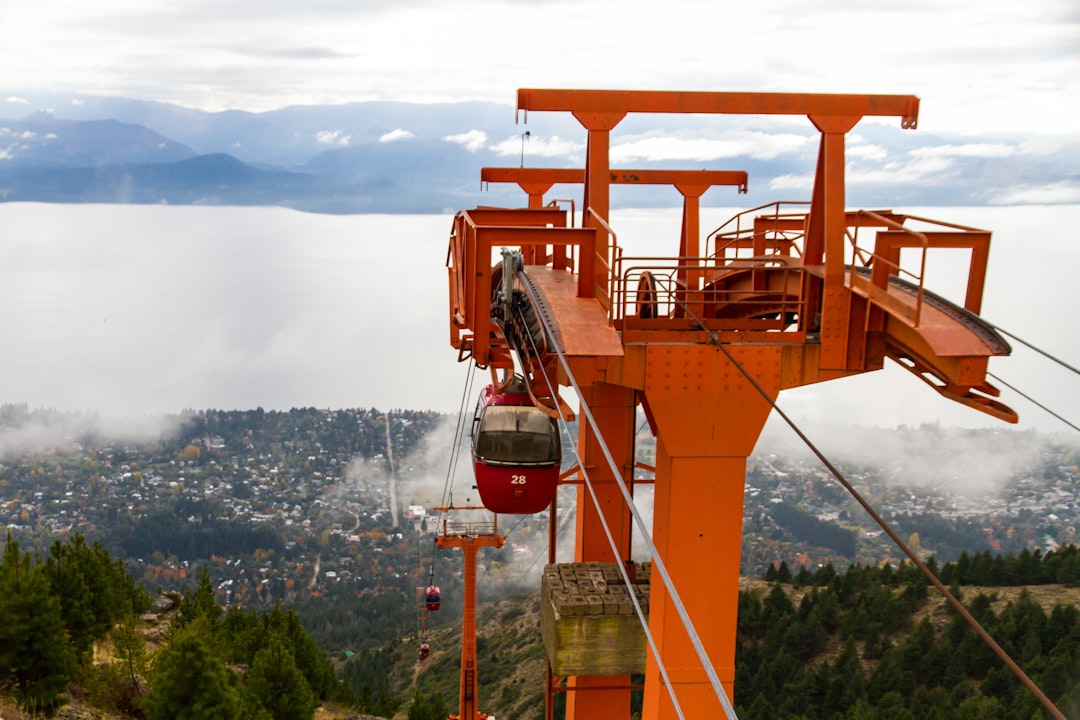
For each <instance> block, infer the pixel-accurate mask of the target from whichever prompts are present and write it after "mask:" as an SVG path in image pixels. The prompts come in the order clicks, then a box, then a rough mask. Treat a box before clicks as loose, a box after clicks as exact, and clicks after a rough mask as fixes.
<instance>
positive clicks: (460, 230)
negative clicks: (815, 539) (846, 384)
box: [448, 90, 1016, 720]
mask: <svg viewBox="0 0 1080 720" xmlns="http://www.w3.org/2000/svg"><path fill="white" fill-rule="evenodd" d="M918 106H919V102H918V99H917V98H915V97H912V96H903V95H819V94H795V93H724V92H651V91H649V92H646V91H641V92H637V91H597V90H519V91H518V97H517V107H518V110H519V111H524V112H525V114H526V120H527V115H528V113H529V112H533V113H536V112H565V113H571V114H573V116H574V117H575V118H576V119H577V120H578V121H579V122H580V123H581V125H582V126H583V127H584V129H585V131H586V133H587V138H588V144H587V151H586V164H585V168H584V169H576V170H552V169H540V168H537V169H530V168H517V169H486V170H485V176H486V177H485V179H486V180H488V181H502V182H517V183H518V184H519V185H520V186H521V188H522V189H523V190H525V191H526V192H527V193H528V195H529V203H528V207H525V208H520V209H512V210H510V209H496V208H476V209H473V210H467V211H462V212H460V213H458V215H457V216H456V217H455V219H454V223H453V227H452V232H451V237H450V250H449V255H448V265H449V280H450V297H449V299H450V308H449V310H450V341H451V344H452V345H453V347H455V348H457V350H458V352H459V358H460V359H461V360H463V361H471V362H474V363H475V364H476V365H477V366H479V367H481V368H491V369H492V370H503V371H510V372H514V368H515V363H516V366H517V367H518V370H517V371H518V372H522V373H523V374H524V376H525V377H526V378H527V379H528V380H529V382H530V383H531V388H532V390H533V391H534V401H535V402H536V403H537V404H538V405H539V406H541V407H546V408H548V410H549V411H550V412H552V413H554V412H555V410H556V409H557V408H558V407H560V400H559V398H558V393H557V391H552V390H549V389H548V388H549V387H550V388H556V387H557V386H563V387H567V386H570V387H572V388H573V390H574V391H575V392H577V393H578V397H579V398H580V400H581V403H582V405H583V410H584V408H587V409H588V411H589V412H588V415H589V419H590V422H584V421H582V422H580V424H579V427H580V429H579V441H578V455H579V464H580V467H582V468H587V469H588V472H589V475H590V483H591V488H592V491H593V492H594V493H595V496H596V502H595V504H594V503H593V502H592V501H591V499H590V497H589V496H588V495H587V494H586V493H585V491H584V489H583V488H582V487H581V486H580V485H579V488H578V502H577V521H576V523H577V524H576V530H577V534H576V540H575V549H574V559H575V561H577V562H587V561H601V562H623V561H626V560H628V559H629V555H630V534H631V526H632V523H633V517H632V512H631V510H630V508H629V507H628V506H627V503H626V502H625V490H626V488H630V489H631V490H632V487H633V468H634V459H635V458H634V424H635V412H636V408H637V405H638V404H640V405H641V406H642V408H643V410H644V412H645V415H646V417H647V418H648V421H649V424H650V426H651V429H652V431H653V433H654V435H655V436H656V443H657V457H656V467H655V480H654V512H653V524H652V529H651V538H652V543H653V545H654V547H655V557H654V565H655V563H656V562H657V561H658V560H661V559H662V564H663V566H664V567H665V568H666V574H667V575H668V576H669V578H670V584H669V583H668V582H666V581H665V582H658V581H656V580H655V579H654V581H653V582H652V583H651V595H650V597H649V617H648V628H649V633H650V634H651V637H652V638H653V640H654V642H655V653H653V652H650V653H649V654H648V655H647V659H646V662H645V668H644V670H645V688H644V701H643V711H642V717H643V718H645V719H647V720H670V719H671V718H675V717H678V716H680V714H681V715H682V716H684V717H687V718H716V717H723V716H724V711H725V704H730V703H732V702H733V698H734V692H733V687H734V678H735V633H736V620H737V609H738V581H739V561H740V554H741V539H742V515H743V488H744V483H745V472H746V459H747V457H748V456H749V455H750V453H751V451H752V450H753V448H754V445H755V443H756V441H757V439H758V436H759V434H760V432H761V430H762V429H763V427H764V424H765V421H766V419H767V418H768V416H769V414H770V412H771V411H772V409H773V403H774V401H775V399H776V398H777V396H778V395H779V393H780V392H781V391H782V390H785V389H788V388H795V387H800V386H803V385H808V384H811V383H817V382H821V381H825V380H832V379H837V378H843V377H848V376H852V375H856V374H859V373H864V372H868V371H872V370H878V369H880V368H881V367H882V366H883V364H884V360H885V358H886V357H889V358H892V359H893V360H895V361H897V362H898V363H900V364H901V365H902V366H903V367H905V368H906V369H908V370H909V371H911V372H913V373H914V374H916V375H917V376H918V377H920V378H921V379H923V380H924V381H925V382H926V383H927V384H928V385H930V386H931V387H933V388H934V389H935V390H936V391H937V392H939V393H940V394H942V395H943V396H945V397H948V398H950V399H953V400H956V401H958V402H961V403H964V404H966V405H968V406H970V407H973V408H975V409H977V410H980V411H983V412H986V413H989V414H991V415H993V416H995V417H998V418H1000V419H1002V420H1005V421H1007V422H1015V421H1016V415H1015V413H1014V412H1013V411H1012V410H1011V409H1009V408H1008V407H1006V406H1004V405H1002V404H1001V403H1000V402H998V401H997V400H996V399H995V398H996V396H997V395H998V392H997V390H996V388H994V387H993V386H992V385H990V384H989V383H988V382H987V366H988V361H989V358H990V357H992V356H1000V355H1007V354H1008V353H1009V352H1010V348H1009V346H1008V344H1007V343H1006V342H1005V341H1004V340H1003V339H1002V338H1001V337H1000V336H999V335H998V334H997V333H996V332H995V331H994V330H993V329H992V328H991V327H990V326H989V325H988V324H987V323H985V322H983V321H981V320H980V319H979V317H978V313H979V311H980V306H981V302H982V292H983V283H984V279H985V274H986V267H987V257H988V253H989V242H990V233H989V232H987V231H984V230H978V229H975V228H967V227H961V226H957V225H954V224H949V223H941V222H936V221H930V220H926V219H924V218H915V217H910V216H906V215H902V214H899V213H895V212H892V211H888V210H878V211H866V210H858V211H851V210H847V209H846V207H845V197H844V194H845V179H844V150H845V137H846V134H847V132H848V131H849V130H851V129H852V128H853V127H854V126H855V125H856V124H857V123H858V122H859V121H860V120H861V119H862V118H864V117H869V116H882V117H895V118H899V119H900V124H901V127H902V128H914V127H915V126H916V122H917V117H918ZM630 113H694V114H698V115H726V114H741V115H791V116H804V117H806V118H808V119H809V122H810V123H812V124H813V126H814V127H815V128H816V129H817V130H818V132H819V133H820V142H819V149H818V156H817V167H816V170H815V173H814V184H813V191H812V194H811V197H810V200H809V202H808V203H774V204H771V205H767V206H763V207H760V208H756V209H754V210H751V211H747V212H745V213H742V214H740V215H737V216H736V217H735V218H733V219H732V220H731V221H729V223H728V224H726V225H724V226H722V227H720V228H718V229H717V230H715V231H713V232H712V233H709V235H708V237H707V238H706V241H705V242H704V243H702V239H701V228H700V219H699V199H700V197H701V195H702V194H703V193H704V192H706V191H707V190H708V189H709V188H710V187H712V186H714V185H735V186H737V187H739V188H740V189H745V185H746V178H745V174H741V175H740V174H738V173H730V174H718V173H717V171H694V170H686V171H652V172H651V173H646V172H645V171H628V170H618V169H612V168H611V167H610V162H609V143H610V136H611V131H612V130H613V129H614V128H615V127H616V126H617V125H618V124H619V122H621V121H622V120H623V118H625V117H626V116H627V115H628V114H630ZM622 182H628V183H632V182H639V183H640V182H650V183H661V184H670V185H672V186H673V187H675V188H676V189H677V190H678V191H679V192H680V193H681V194H682V195H683V217H682V227H681V231H680V237H679V238H678V241H677V243H672V244H671V245H670V246H668V247H665V246H664V245H663V244H662V243H660V242H657V244H656V245H655V247H650V248H649V252H648V257H638V258H634V257H629V256H627V255H625V254H624V252H623V250H622V248H621V247H620V246H619V244H618V240H617V234H616V233H617V228H615V227H613V226H612V224H611V222H610V217H609V208H610V190H611V186H612V185H613V184H617V183H622ZM554 183H582V184H583V201H582V206H581V213H580V217H581V221H580V224H579V225H578V224H576V223H575V219H574V217H571V218H569V219H568V217H567V213H566V212H565V211H563V210H560V209H559V208H558V207H553V206H550V205H547V206H546V205H544V202H543V195H544V193H546V192H547V191H548V190H549V189H550V188H551V187H552V185H553V184H554ZM500 248H513V249H517V250H520V252H521V256H522V258H523V267H521V268H520V269H519V270H518V269H505V268H504V267H503V266H500V265H498V264H497V263H496V262H495V253H496V252H497V251H498V250H499V249H500ZM939 248H948V249H951V250H956V249H965V250H967V251H969V253H970V255H969V257H970V263H969V267H968V278H967V283H966V294H965V297H964V298H963V299H962V301H961V304H954V303H952V302H949V301H947V300H945V299H944V298H942V297H940V296H938V295H935V294H934V293H932V292H931V291H930V290H929V289H927V288H926V287H924V283H923V278H924V277H925V269H926V265H927V261H928V256H930V255H932V254H933V253H934V251H936V250H937V249H939ZM913 256H914V260H913V259H912V257H913ZM509 272H513V288H514V292H513V295H514V298H513V299H511V298H508V297H507V292H506V291H505V288H506V287H507V283H506V275H507V273H509ZM511 302H513V303H516V306H517V307H518V310H517V311H516V312H517V313H518V315H517V316H515V317H516V318H517V319H514V318H511V317H510V316H509V315H508V314H507V312H506V311H505V310H502V309H500V308H506V307H508V306H509V304H511ZM548 381H550V385H549V384H548ZM867 402H873V398H867ZM605 527H606V528H607V529H609V530H610V533H611V535H612V536H613V537H614V548H613V547H612V544H611V543H609V542H608V539H607V531H605ZM654 571H655V567H654ZM654 576H655V572H654ZM684 617H688V619H689V623H687V622H684ZM701 647H703V648H704V649H705V653H706V657H705V662H704V663H703V662H702V660H701V659H700V657H701V653H700V650H699V648H701ZM718 685H719V687H720V688H721V689H722V694H724V695H726V698H725V699H721V698H720V697H719V694H720V693H718ZM567 689H568V690H570V691H571V692H568V695H567V711H566V717H567V718H574V719H577V720H583V719H586V718H587V719H588V720H594V719H598V718H612V719H616V718H617V719H622V718H628V717H629V715H630V681H629V676H628V675H620V676H614V677H610V676H609V677H597V676H576V677H570V678H567ZM673 697H674V698H676V699H677V703H678V706H677V707H676V705H675V702H676V700H673V699H672V698H673ZM549 707H550V702H549Z"/></svg>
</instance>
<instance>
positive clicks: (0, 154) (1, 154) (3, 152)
mask: <svg viewBox="0 0 1080 720" xmlns="http://www.w3.org/2000/svg"><path fill="white" fill-rule="evenodd" d="M11 158H12V155H11V153H9V152H8V150H7V148H0V160H10V159H11Z"/></svg>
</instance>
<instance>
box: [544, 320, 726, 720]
mask: <svg viewBox="0 0 1080 720" xmlns="http://www.w3.org/2000/svg"><path fill="white" fill-rule="evenodd" d="M538 319H539V320H540V322H541V323H542V324H543V326H544V328H545V330H546V331H547V334H548V337H550V338H552V342H551V347H552V348H553V349H554V350H555V353H556V354H557V355H558V357H559V363H560V364H561V365H562V367H563V369H564V370H565V371H566V377H567V380H569V382H570V386H571V387H572V388H573V389H574V392H575V393H576V394H577V396H578V402H579V404H580V409H581V412H582V414H584V415H585V418H586V421H587V422H588V423H589V425H590V426H592V429H593V432H595V433H596V439H597V444H598V445H599V446H600V449H601V451H602V452H603V454H604V459H605V461H606V462H607V464H608V467H609V468H610V469H611V472H612V477H613V478H614V479H615V482H616V484H617V485H618V488H619V492H620V493H621V494H622V496H623V502H625V503H626V506H627V508H628V509H629V510H630V513H631V515H633V517H634V521H635V522H636V523H637V526H638V529H639V530H640V531H641V534H642V538H643V540H644V541H645V544H646V545H647V546H648V549H649V552H650V554H651V556H652V558H653V566H654V567H655V568H656V569H657V571H658V572H659V573H660V577H661V579H662V580H663V582H664V585H665V587H666V588H667V590H668V593H669V595H670V598H671V602H672V605H674V606H675V610H676V612H677V613H678V615H679V619H680V620H681V621H682V624H683V629H685V630H686V633H687V635H688V636H689V637H690V642H691V644H692V645H693V646H694V651H695V652H696V654H697V656H698V660H700V661H701V664H702V666H703V667H704V669H705V674H706V675H707V676H708V678H709V683H710V684H711V685H712V688H713V692H714V694H715V695H716V697H717V698H718V699H719V700H720V705H721V706H722V707H723V709H724V714H725V715H727V717H728V719H729V720H738V715H737V714H736V713H735V708H734V707H732V705H731V701H730V700H729V699H728V697H727V693H725V692H724V688H723V686H722V685H721V684H720V678H719V677H718V676H717V674H716V670H715V668H713V666H712V662H711V661H710V659H709V656H708V653H706V652H705V646H704V645H703V644H702V642H701V638H700V637H699V636H698V634H697V629H696V628H695V627H694V624H693V622H692V621H691V620H690V615H689V614H688V613H687V611H686V607H685V606H684V605H683V602H682V598H681V597H679V593H678V591H677V590H676V589H675V584H674V582H673V581H672V580H671V575H670V574H669V573H668V571H667V567H666V566H665V564H664V561H663V558H661V556H660V553H659V552H658V551H657V549H656V546H655V545H653V542H652V537H651V536H650V535H649V531H648V528H646V526H645V521H644V520H642V518H641V513H639V512H638V509H637V507H636V506H635V505H634V500H633V497H632V496H631V495H630V493H629V491H628V490H627V489H626V483H625V481H624V480H623V478H622V475H621V474H620V473H619V468H618V465H617V464H616V463H615V458H614V457H613V456H612V454H611V450H610V449H609V448H608V446H607V442H606V441H605V440H604V437H603V435H602V434H601V433H600V429H599V426H598V424H597V422H596V419H595V418H594V417H593V414H592V411H591V410H590V409H589V405H588V403H587V402H586V401H585V396H584V394H583V393H582V392H581V386H580V385H578V382H577V378H576V377H574V373H573V371H572V370H571V369H570V363H569V362H568V361H567V360H566V356H565V355H564V354H563V351H562V348H561V347H559V344H558V342H557V340H555V339H554V338H555V333H554V332H553V330H552V328H551V326H550V324H549V323H548V321H547V318H545V317H543V315H539V316H538ZM530 341H531V338H530ZM544 382H545V383H547V386H548V390H549V391H551V392H552V394H553V395H554V393H555V388H553V387H552V385H551V380H550V379H549V378H548V376H547V373H544ZM556 407H557V408H558V412H559V416H560V418H561V419H562V421H563V422H564V423H565V422H566V417H565V416H564V415H563V411H562V408H561V406H559V405H558V404H556ZM571 444H572V448H573V451H574V455H575V456H577V457H578V467H579V469H580V470H581V476H582V480H583V482H584V485H585V488H586V489H587V490H588V491H589V497H590V498H591V499H592V502H593V506H594V507H595V508H596V514H597V517H598V518H599V519H600V525H601V527H602V528H603V530H604V535H605V536H606V537H607V541H608V544H609V545H610V546H611V550H612V552H613V553H614V554H615V555H616V557H618V555H619V550H618V546H617V544H616V543H615V537H614V535H612V533H611V528H610V527H609V526H608V523H607V519H606V518H605V517H604V513H603V510H602V508H601V506H600V499H599V498H598V497H597V496H596V491H595V490H594V489H593V486H592V480H591V478H590V477H589V473H588V471H587V470H586V468H585V466H584V465H582V464H581V458H580V456H578V455H577V445H576V443H575V442H574V441H573V440H571ZM615 565H616V567H618V568H619V574H620V575H621V576H622V579H623V583H625V585H626V587H627V589H628V590H630V593H629V595H630V600H631V602H632V603H633V605H634V612H635V613H636V614H637V616H638V620H639V621H640V622H641V625H642V629H643V630H644V631H645V637H646V639H647V640H648V642H649V647H650V648H651V649H652V652H653V657H654V659H655V660H656V666H657V668H658V670H659V672H660V674H661V676H662V677H663V680H664V685H665V686H666V687H667V689H668V696H669V697H670V698H671V702H672V705H673V706H674V708H675V712H676V714H677V715H678V716H679V718H680V720H685V716H684V715H683V712H682V706H681V705H679V701H678V698H677V697H676V695H675V689H674V687H673V686H672V684H671V681H670V678H669V677H668V674H667V668H666V667H665V666H664V662H663V659H662V658H661V655H660V650H659V648H658V647H657V646H656V640H655V639H654V638H653V636H652V632H651V631H650V630H649V624H648V622H647V621H646V620H645V615H644V611H643V610H642V609H641V605H640V604H639V603H638V600H637V597H636V596H635V595H634V592H633V583H632V582H631V581H630V576H629V575H628V574H627V571H626V567H625V566H624V565H623V564H622V563H615Z"/></svg>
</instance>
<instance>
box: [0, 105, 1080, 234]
mask: <svg viewBox="0 0 1080 720" xmlns="http://www.w3.org/2000/svg"><path fill="white" fill-rule="evenodd" d="M0 97H2V98H6V102H0V201H4V200H6V201H8V202H12V201H39V202H66V203H79V202H94V203H169V204H212V205H281V206H285V207H292V208H296V209H299V210H305V211H311V212H325V213H442V212H452V211H454V210H457V209H460V208H466V207H472V206H475V205H478V204H489V205H517V204H521V203H522V202H523V195H522V193H521V192H520V191H519V190H518V189H517V188H511V187H506V186H492V187H491V188H489V189H485V190H483V191H482V190H481V186H480V169H481V168H482V167H485V166H507V165H510V166H518V165H520V164H522V163H524V164H526V165H530V166H560V167H566V166H571V167H582V166H583V165H584V160H583V156H584V144H585V132H584V130H583V129H582V128H581V126H580V125H579V124H578V123H577V121H576V120H574V119H573V118H572V117H571V116H569V115H561V114H553V113H534V114H533V115H532V116H530V118H529V125H518V124H515V117H514V110H513V108H512V107H511V106H509V105H500V104H496V103H455V104H430V105H426V104H409V103H392V102H367V103H351V104H345V105H332V106H309V107H289V108H285V109H282V110H276V111H271V112H264V113H250V112H241V111H226V112H220V113H210V112H203V111H198V110H191V109H187V108H182V107H178V106H174V105H168V104H163V103H153V102H144V101H136V100H128V99H122V98H108V97H97V96H79V97H75V98H73V97H71V96H60V95H48V94H40V95H38V94H26V93H4V92H3V91H2V90H0ZM753 120H755V119H754V118H751V121H753ZM756 120H760V119H756ZM759 125H760V127H755V126H754V125H753V124H750V123H747V121H746V119H745V118H741V119H740V120H739V122H738V123H736V122H735V121H734V120H732V119H730V118H719V119H718V118H701V117H696V116H639V115H634V116H631V117H628V118H627V119H626V120H624V121H623V122H622V123H620V125H619V126H618V128H617V132H616V133H613V136H612V142H613V148H615V147H616V146H617V145H621V148H622V151H623V152H622V155H625V156H627V157H628V159H627V160H626V161H624V162H622V163H621V164H620V163H619V162H618V161H616V162H613V164H614V165H616V166H619V167H643V168H650V167H664V168H690V169H743V170H747V171H748V172H749V174H750V192H749V194H748V195H746V196H739V195H737V194H736V193H735V191H734V190H733V189H731V188H716V189H713V190H712V191H710V192H709V193H708V194H706V196H705V197H704V198H703V203H704V204H705V205H706V206H709V205H712V206H723V207H731V206H754V205H758V204H763V203H767V202H771V201H773V200H803V199H806V198H808V196H809V179H808V178H809V175H810V174H811V173H812V172H813V167H814V158H815V156H816V153H817V134H816V131H814V129H813V127H812V126H810V124H809V123H804V125H805V127H802V126H800V125H798V124H792V123H787V124H784V125H778V124H776V123H772V124H762V123H760V122H759ZM526 129H528V130H529V133H528V135H526V133H525V131H526ZM658 131H661V132H666V133H670V134H671V135H672V136H674V137H675V138H677V140H678V145H677V147H675V148H674V149H671V148H670V146H669V148H668V149H667V150H666V151H665V150H664V149H663V147H664V146H662V145H661V146H659V147H660V148H661V149H660V150H657V147H658V144H657V140H656V138H657V132H658ZM855 132H856V133H857V137H852V139H850V140H849V161H850V162H849V165H850V167H849V183H848V204H849V205H851V206H860V207H883V206H888V207H896V206H914V205H980V204H989V203H1001V202H1005V203H1008V202H1042V201H1046V200H1040V197H1049V198H1050V200H1049V201H1050V202H1055V201H1056V202H1076V199H1071V200H1070V199H1069V196H1068V195H1067V194H1066V195H1065V196H1064V199H1062V195H1061V194H1060V193H1058V195H1054V194H1052V193H1051V194H1050V195H1045V194H1044V195H1043V196H1040V195H1039V194H1038V192H1035V193H1034V194H1032V193H1031V192H1030V191H1029V192H1028V193H1027V195H1024V194H1019V195H1018V194H1017V189H1018V187H1019V188H1021V189H1023V188H1035V189H1038V188H1045V187H1054V186H1060V185H1061V183H1063V182H1064V183H1072V184H1073V186H1076V184H1077V181H1078V178H1077V175H1078V173H1077V171H1076V168H1077V167H1080V142H1078V141H1077V140H1076V139H1075V138H1065V139H1062V138H1056V139H1042V141H1041V142H1042V145H1038V146H1033V145H1032V143H1031V142H1029V141H1031V140H1032V138H1016V137H1013V138H994V139H987V138H984V137H980V138H978V139H972V138H971V137H956V136H945V135H940V134H937V135H935V134H930V133H927V132H925V131H923V130H919V131H917V132H907V131H901V130H900V128H899V127H898V123H897V124H896V126H895V127H894V126H891V125H889V126H886V125H880V124H875V123H862V124H860V125H859V126H858V127H857V128H856V131H855ZM724 143H726V145H723V144H724ZM718 147H721V148H722V149H721V150H719V151H718V150H717V149H716V148H718ZM1033 147H1035V150H1032V148H1033ZM1038 147H1042V148H1043V150H1042V151H1039V150H1038ZM643 148H645V149H643ZM777 148H779V149H777ZM691 149H692V150H691ZM665 152H666V157H665ZM614 154H615V153H614V150H613V155H614ZM617 190H618V192H614V193H613V196H612V204H613V205H614V206H615V207H620V206H621V207H664V206H668V207H673V206H678V205H679V203H680V202H681V197H680V196H679V195H678V193H677V192H675V191H674V190H672V189H671V188H618V189H617ZM559 196H561V197H566V195H565V194H562V195H559ZM1017 197H1019V198H1021V199H1020V200H1016V199H1015V198H1017ZM1010 198H1014V199H1012V200H1010ZM1024 198H1026V200H1025V199H1024ZM1055 198H1056V199H1055Z"/></svg>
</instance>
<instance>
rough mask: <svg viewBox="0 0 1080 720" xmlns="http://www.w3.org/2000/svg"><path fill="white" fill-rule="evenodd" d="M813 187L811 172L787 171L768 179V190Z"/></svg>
mask: <svg viewBox="0 0 1080 720" xmlns="http://www.w3.org/2000/svg"><path fill="white" fill-rule="evenodd" d="M813 187H814V176H813V174H812V173H811V174H806V175H797V174H795V173H788V174H787V175H777V176H776V177H774V178H772V179H771V180H769V189H770V190H810V189H812V188H813Z"/></svg>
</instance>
